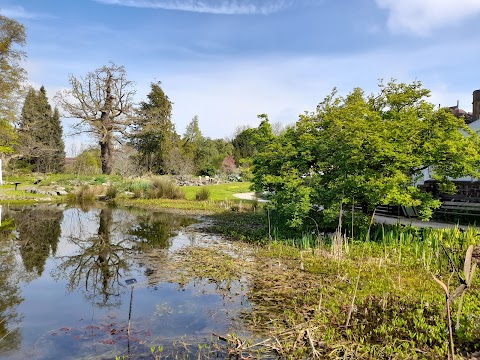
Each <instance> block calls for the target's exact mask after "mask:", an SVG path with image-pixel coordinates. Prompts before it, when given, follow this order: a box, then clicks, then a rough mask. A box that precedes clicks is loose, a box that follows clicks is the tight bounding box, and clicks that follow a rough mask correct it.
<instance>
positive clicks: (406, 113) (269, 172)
mask: <svg viewBox="0 0 480 360" xmlns="http://www.w3.org/2000/svg"><path fill="white" fill-rule="evenodd" d="M429 94H430V92H429V91H428V90H427V89H424V88H423V87H422V85H421V83H420V82H418V81H415V82H413V83H411V84H405V83H397V82H395V81H390V82H388V83H387V84H384V83H383V82H381V83H380V84H379V92H378V93H377V94H372V95H368V96H367V95H365V94H364V92H363V91H362V90H361V89H359V88H357V89H354V90H353V91H352V92H351V93H350V94H348V95H347V96H345V97H342V96H338V95H337V94H336V91H335V90H334V91H333V92H332V93H331V94H330V95H329V96H327V97H326V98H325V100H324V101H323V102H321V103H320V104H319V105H318V106H317V109H316V111H315V112H314V113H310V114H308V113H307V114H304V115H302V116H300V119H299V121H298V122H297V123H296V125H295V126H294V127H292V128H289V129H288V130H287V131H286V132H285V133H284V134H283V135H282V136H280V137H278V138H277V140H275V141H273V142H271V143H270V144H269V145H267V146H266V147H265V148H264V151H262V152H260V153H259V154H258V155H257V156H256V158H255V160H254V183H255V187H256V188H257V189H258V190H269V191H274V194H275V195H274V197H273V204H274V205H276V206H277V210H278V212H279V213H280V214H281V215H282V216H284V217H285V219H286V221H287V223H288V225H290V226H291V227H302V226H303V225H304V220H305V218H307V217H317V218H318V217H319V214H320V212H319V209H322V208H325V210H324V211H323V215H327V214H328V212H329V211H332V210H335V211H338V208H339V205H340V204H351V203H352V202H354V203H356V204H361V205H362V207H363V209H364V210H365V211H372V210H373V209H374V208H375V206H377V205H380V204H391V205H405V206H416V207H417V208H418V209H419V211H420V215H421V217H422V218H424V219H428V218H429V217H430V216H431V214H432V210H433V209H434V208H436V207H438V206H439V205H440V203H439V201H437V200H435V199H433V198H432V196H431V195H430V194H429V193H425V192H422V191H420V190H419V189H418V187H417V186H416V182H417V181H418V180H420V179H421V177H422V170H424V169H427V168H428V169H429V171H430V172H431V174H432V175H433V176H434V178H435V179H436V180H438V181H439V183H440V184H441V186H442V187H443V189H444V190H446V191H454V186H453V184H452V182H451V181H450V179H449V178H450V177H451V178H458V177H461V176H466V175H471V176H478V175H479V172H478V169H480V166H479V165H480V146H479V145H480V143H479V137H478V135H477V134H476V133H474V132H472V131H471V130H470V129H469V128H468V127H467V126H466V125H465V123H464V122H463V121H462V120H461V119H457V118H455V117H454V116H453V115H452V114H451V113H450V112H449V111H448V109H439V108H435V107H434V105H432V104H430V103H428V102H427V101H426V98H427V97H428V96H429Z"/></svg>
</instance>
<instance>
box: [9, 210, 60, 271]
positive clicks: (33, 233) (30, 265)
mask: <svg viewBox="0 0 480 360" xmlns="http://www.w3.org/2000/svg"><path fill="white" fill-rule="evenodd" d="M13 216H14V219H15V227H16V231H15V233H16V236H17V239H16V240H17V243H18V244H19V245H20V255H21V257H22V261H23V265H24V267H25V270H26V271H27V272H29V273H33V274H34V275H36V276H41V275H42V273H43V270H44V268H45V262H46V260H47V258H48V257H49V256H50V254H51V255H52V256H55V254H56V252H57V245H58V240H59V238H60V234H61V229H60V224H61V223H62V220H63V209H60V208H55V207H49V208H43V209H35V208H27V209H23V210H22V211H18V212H14V213H13Z"/></svg>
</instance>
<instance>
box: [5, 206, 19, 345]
mask: <svg viewBox="0 0 480 360" xmlns="http://www.w3.org/2000/svg"><path fill="white" fill-rule="evenodd" d="M14 229H15V224H14V221H13V218H12V217H11V216H9V215H7V216H4V217H3V218H2V221H1V223H0V274H1V275H0V354H1V353H3V352H5V351H8V350H15V349H17V348H18V347H19V345H20V341H21V337H22V333H21V331H20V327H19V325H20V323H21V320H22V319H21V316H20V315H19V314H18V313H17V310H16V308H17V306H18V305H19V304H20V303H21V302H22V301H23V298H22V297H21V295H20V290H19V286H18V279H16V276H15V275H16V274H15V269H16V266H15V252H14V251H11V250H12V249H13V248H14V245H15V244H14V235H13V230H14Z"/></svg>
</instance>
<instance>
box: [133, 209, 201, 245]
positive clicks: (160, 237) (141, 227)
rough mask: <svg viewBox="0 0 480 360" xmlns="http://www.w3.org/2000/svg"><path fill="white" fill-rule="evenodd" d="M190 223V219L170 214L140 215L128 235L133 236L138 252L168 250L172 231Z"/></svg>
mask: <svg viewBox="0 0 480 360" xmlns="http://www.w3.org/2000/svg"><path fill="white" fill-rule="evenodd" d="M192 223H193V221H192V219H189V218H185V217H180V216H173V215H171V214H165V213H148V214H141V215H139V216H138V218H137V223H136V224H135V225H133V227H132V228H131V229H130V230H129V234H130V235H132V236H133V239H134V240H135V245H136V248H137V249H138V250H142V251H146V250H148V249H152V248H155V249H168V248H169V247H170V246H171V241H172V235H173V230H175V229H178V228H180V227H183V226H188V225H190V224H192Z"/></svg>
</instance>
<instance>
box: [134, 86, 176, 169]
mask: <svg viewBox="0 0 480 360" xmlns="http://www.w3.org/2000/svg"><path fill="white" fill-rule="evenodd" d="M150 86H151V90H150V93H149V94H148V95H147V98H148V100H147V101H143V102H141V103H140V107H139V109H138V111H137V116H136V117H135V120H134V123H133V127H132V133H131V143H132V146H133V148H134V149H135V150H137V151H138V152H139V159H140V163H141V165H143V166H144V167H145V168H146V169H147V170H148V171H151V172H154V173H159V174H166V173H168V172H169V170H170V169H169V168H168V166H167V159H168V157H169V154H170V151H171V150H172V148H173V147H174V146H175V145H176V143H177V142H178V138H179V136H178V135H177V133H176V132H175V126H174V125H173V123H172V121H171V117H172V102H171V101H170V99H169V98H168V96H167V95H166V94H165V92H164V91H163V90H162V88H161V86H160V82H158V83H152V84H151V85H150Z"/></svg>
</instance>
